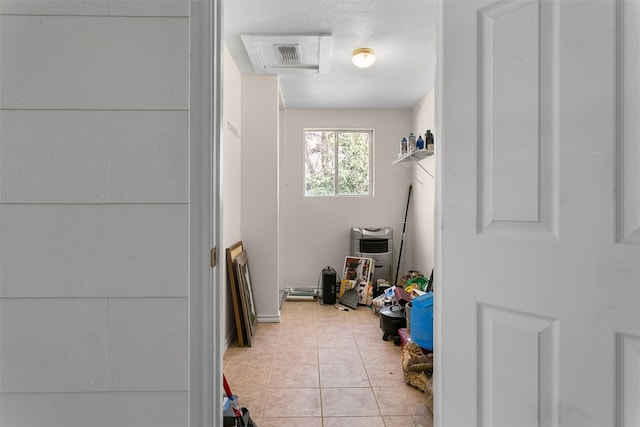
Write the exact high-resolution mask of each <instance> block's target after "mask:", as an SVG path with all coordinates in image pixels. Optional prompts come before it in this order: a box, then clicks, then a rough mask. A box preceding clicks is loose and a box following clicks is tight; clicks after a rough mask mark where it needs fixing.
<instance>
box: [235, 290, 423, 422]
mask: <svg viewBox="0 0 640 427" xmlns="http://www.w3.org/2000/svg"><path fill="white" fill-rule="evenodd" d="M281 319H282V320H281V323H259V324H258V327H257V331H256V335H255V336H254V338H253V345H252V347H245V348H238V347H237V346H236V345H235V344H232V345H231V347H230V348H229V349H228V350H227V351H226V353H225V355H224V372H225V376H226V377H227V380H228V381H229V384H230V386H231V389H232V391H233V393H234V394H236V395H237V396H238V400H239V402H240V405H241V406H245V407H247V408H248V409H249V410H250V412H251V416H252V418H253V419H254V421H256V423H257V424H258V427H276V426H278V427H279V426H296V427H338V426H344V427H358V426H363V427H364V426H366V427H377V426H380V427H383V426H386V427H405V426H406V427H408V426H425V427H431V426H432V425H433V419H432V417H431V414H430V413H429V411H428V409H426V408H425V407H424V404H425V402H426V396H425V395H424V393H422V392H421V391H420V390H418V389H416V388H414V387H412V386H409V385H407V384H405V382H404V379H403V376H402V360H401V353H400V347H398V346H395V345H394V344H393V340H389V341H383V340H382V330H381V329H380V318H379V317H378V316H376V315H375V314H374V313H373V312H372V311H371V309H368V308H367V307H364V306H359V307H358V309H357V310H351V309H349V311H342V310H337V309H336V308H334V307H333V306H322V305H320V304H319V303H318V302H317V301H286V302H285V303H284V304H283V306H282V311H281Z"/></svg>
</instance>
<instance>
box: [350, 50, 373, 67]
mask: <svg viewBox="0 0 640 427" xmlns="http://www.w3.org/2000/svg"><path fill="white" fill-rule="evenodd" d="M351 60H352V61H353V65H355V66H356V67H360V68H367V67H370V66H371V65H372V64H373V63H374V62H375V60H376V55H375V52H374V51H373V49H371V48H368V47H361V48H358V49H356V50H354V51H353V58H351Z"/></svg>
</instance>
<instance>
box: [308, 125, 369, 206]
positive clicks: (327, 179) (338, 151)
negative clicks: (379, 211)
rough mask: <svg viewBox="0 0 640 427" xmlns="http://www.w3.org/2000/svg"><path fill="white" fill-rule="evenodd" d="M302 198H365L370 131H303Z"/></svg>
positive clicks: (367, 181) (367, 186)
mask: <svg viewBox="0 0 640 427" xmlns="http://www.w3.org/2000/svg"><path fill="white" fill-rule="evenodd" d="M304 139H305V174H304V175H305V190H304V195H305V196H311V197H313V196H368V195H369V194H370V187H371V164H370V158H371V144H372V140H373V131H371V130H365V131H354V130H305V132H304Z"/></svg>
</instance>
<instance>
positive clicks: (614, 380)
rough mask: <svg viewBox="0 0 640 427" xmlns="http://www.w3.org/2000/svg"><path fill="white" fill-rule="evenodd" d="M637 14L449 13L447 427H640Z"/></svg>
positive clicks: (442, 253)
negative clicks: (639, 426)
mask: <svg viewBox="0 0 640 427" xmlns="http://www.w3.org/2000/svg"><path fill="white" fill-rule="evenodd" d="M639 3H640V2H638V1H636V0H633V1H625V2H622V1H616V0H588V1H587V0H560V1H559V0H542V1H538V0H526V1H512V0H507V1H499V2H494V1H484V0H478V1H468V0H467V1H463V0H443V2H442V4H441V9H440V12H441V15H440V24H439V25H440V28H439V33H438V34H439V39H440V42H439V51H438V56H439V58H438V64H439V77H438V85H437V94H436V96H437V97H438V102H439V109H438V112H437V114H438V123H439V126H438V127H439V129H438V130H439V132H438V134H436V146H437V147H438V153H437V156H438V166H439V167H438V173H439V176H438V185H439V196H438V197H439V199H438V203H439V219H438V222H439V224H438V237H437V239H438V240H437V245H438V249H439V252H438V253H439V259H438V261H437V262H438V264H437V270H436V276H437V278H436V279H437V280H436V325H437V326H436V327H437V330H436V346H437V348H436V357H437V363H438V366H437V370H436V371H437V372H436V379H435V387H436V396H435V398H436V401H435V402H436V425H437V426H445V427H470V426H484V427H489V426H491V427H528V426H576V427H578V426H580V427H585V426H594V427H605V426H619V427H628V426H638V425H640V173H639V169H640V164H639V163H640V125H639V122H640V120H639V119H640V68H639V65H640V43H639V39H640V35H639V34H640V33H639V29H638V28H639V27H640V25H639V24H640V4H639Z"/></svg>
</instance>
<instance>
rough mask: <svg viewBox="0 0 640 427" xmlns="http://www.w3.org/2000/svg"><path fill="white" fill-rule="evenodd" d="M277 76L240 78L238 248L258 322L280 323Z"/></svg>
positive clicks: (278, 96)
mask: <svg viewBox="0 0 640 427" xmlns="http://www.w3.org/2000/svg"><path fill="white" fill-rule="evenodd" d="M279 90H280V89H279V86H278V78H277V76H243V77H242V150H241V152H242V186H241V189H242V191H241V203H242V209H241V211H242V215H241V224H242V242H243V244H244V247H245V249H246V251H247V255H248V257H249V268H250V271H251V280H252V284H253V286H252V287H253V292H254V298H255V303H256V312H257V315H258V321H261V322H277V321H279V320H280V307H279V303H280V301H279V291H278V288H279V281H280V278H279V276H278V263H279V261H280V259H279V254H278V239H279V233H278V215H279V202H278V173H279V172H278V170H279V169H278V168H279V161H278V156H279V155H278V153H279V151H278V141H279V123H280V120H279V100H280V92H279Z"/></svg>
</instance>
